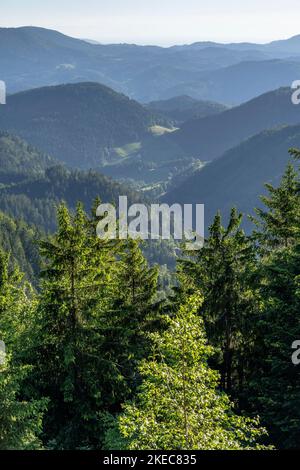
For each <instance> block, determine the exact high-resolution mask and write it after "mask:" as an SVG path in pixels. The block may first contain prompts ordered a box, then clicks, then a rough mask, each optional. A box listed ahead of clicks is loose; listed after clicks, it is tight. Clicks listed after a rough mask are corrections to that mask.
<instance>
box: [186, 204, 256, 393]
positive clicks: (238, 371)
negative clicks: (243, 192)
mask: <svg viewBox="0 0 300 470" xmlns="http://www.w3.org/2000/svg"><path fill="white" fill-rule="evenodd" d="M241 222H242V216H241V215H240V214H238V213H237V211H236V209H232V211H231V216H230V220H229V222H228V225H227V227H226V228H224V227H223V226H222V222H221V216H220V214H217V215H216V217H215V219H214V222H213V224H212V225H211V227H210V229H209V237H208V239H207V240H206V241H205V244H204V247H203V248H202V249H201V250H200V251H198V252H196V254H195V255H194V256H193V258H192V259H186V260H183V261H182V262H181V268H180V271H182V273H183V284H184V283H187V285H188V287H187V288H188V289H190V288H191V286H193V285H194V288H196V289H199V290H200V292H201V293H202V295H203V296H204V304H203V309H202V311H201V312H202V313H201V314H202V315H203V318H204V322H205V328H206V331H207V335H208V339H209V342H210V344H212V345H213V346H214V347H215V348H216V350H217V351H219V352H218V354H217V355H216V356H215V359H214V361H213V362H212V363H213V364H214V366H215V367H217V368H218V369H219V370H220V372H221V385H222V388H223V390H225V391H227V392H228V393H230V394H233V395H234V396H235V397H238V395H240V394H241V393H242V389H243V384H244V381H245V379H246V373H247V366H248V358H249V355H250V351H251V347H252V344H251V334H250V333H251V329H252V328H253V322H254V318H255V315H256V314H257V308H258V300H257V298H256V292H255V291H253V290H252V286H251V278H252V276H253V275H254V273H255V270H256V258H255V251H254V245H253V243H252V242H251V240H250V239H249V237H247V236H246V235H245V233H244V232H243V230H242V229H241V228H240V225H241Z"/></svg>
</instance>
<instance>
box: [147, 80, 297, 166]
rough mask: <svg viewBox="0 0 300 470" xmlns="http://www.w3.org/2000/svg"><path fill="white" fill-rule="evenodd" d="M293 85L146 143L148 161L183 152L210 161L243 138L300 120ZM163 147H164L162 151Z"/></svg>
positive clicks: (191, 123)
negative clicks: (293, 98) (293, 96)
mask: <svg viewBox="0 0 300 470" xmlns="http://www.w3.org/2000/svg"><path fill="white" fill-rule="evenodd" d="M291 96H292V92H291V89H290V88H280V89H278V90H275V91H271V92H268V93H265V94H263V95H261V96H259V97H258V98H254V99H253V100H250V101H248V102H247V103H244V104H242V105H240V106H237V107H234V108H231V109H229V110H227V111H224V112H222V113H219V114H216V115H213V116H208V117H206V118H202V119H194V120H191V121H188V122H186V123H184V124H183V125H182V127H181V129H180V130H178V131H176V132H173V133H171V134H168V135H164V136H162V137H160V138H159V139H157V140H156V141H155V142H154V143H152V142H150V143H149V145H148V147H147V146H145V149H144V158H145V159H146V160H151V159H154V158H156V159H158V160H161V159H163V158H164V155H166V156H167V158H168V159H170V155H172V153H173V158H178V157H179V156H180V155H181V156H182V155H184V156H186V157H188V156H190V157H194V158H198V159H200V160H202V161H210V160H213V159H215V158H217V157H219V156H221V155H222V154H223V153H224V152H225V151H226V150H229V149H230V148H232V147H235V146H236V145H238V144H239V143H240V142H242V141H243V140H245V139H247V138H249V137H251V136H253V135H255V134H257V133H259V132H262V131H263V130H266V129H272V128H274V127H276V126H281V125H293V124H298V123H300V107H299V106H295V105H294V104H293V103H292V101H291ZM160 149H161V150H160Z"/></svg>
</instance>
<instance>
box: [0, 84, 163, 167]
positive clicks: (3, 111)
mask: <svg viewBox="0 0 300 470" xmlns="http://www.w3.org/2000/svg"><path fill="white" fill-rule="evenodd" d="M156 122H159V119H158V118H157V119H155V118H154V117H153V115H152V114H151V113H150V112H149V111H147V110H146V109H145V108H143V107H142V106H141V105H140V104H139V103H137V102H136V101H134V100H130V99H129V98H128V97H126V96H124V95H122V94H120V93H117V92H115V91H113V90H112V89H110V88H108V87H106V86H104V85H100V84H98V83H79V84H67V85H59V86H55V87H45V88H39V89H34V90H29V91H25V92H20V93H17V94H15V95H11V96H9V97H8V99H7V104H6V105H5V106H1V107H0V129H4V130H6V131H8V132H10V133H13V134H17V135H19V136H20V137H22V138H23V139H25V140H27V141H28V142H30V143H31V144H32V145H35V146H37V147H38V148H39V149H41V150H43V151H44V152H46V153H48V154H50V155H52V156H54V157H55V158H57V159H59V160H60V161H62V162H65V163H67V164H69V165H71V166H73V167H80V168H91V167H96V166H100V165H101V164H103V163H104V162H106V160H109V158H110V157H109V155H110V152H111V151H112V149H113V148H114V147H120V146H122V145H124V144H128V143H131V142H137V141H140V140H141V139H143V138H145V137H146V136H147V134H149V132H150V131H149V128H150V127H151V126H152V125H153V124H155V123H156Z"/></svg>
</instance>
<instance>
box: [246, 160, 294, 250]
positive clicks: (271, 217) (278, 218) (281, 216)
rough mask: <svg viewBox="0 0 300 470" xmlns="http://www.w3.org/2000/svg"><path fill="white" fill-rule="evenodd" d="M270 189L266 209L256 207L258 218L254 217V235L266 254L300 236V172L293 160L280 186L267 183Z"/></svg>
mask: <svg viewBox="0 0 300 470" xmlns="http://www.w3.org/2000/svg"><path fill="white" fill-rule="evenodd" d="M265 187H266V189H267V190H268V192H269V195H267V196H261V201H262V202H263V204H264V205H265V207H266V209H261V208H257V209H255V212H256V218H255V217H251V220H252V221H253V222H254V223H255V225H256V227H257V230H256V231H255V232H254V236H255V237H256V239H257V240H258V242H259V246H260V248H261V249H262V250H263V252H264V253H266V252H267V253H269V252H271V251H272V250H274V249H279V248H282V247H288V246H291V245H293V244H294V243H295V241H296V240H297V239H298V238H299V235H300V192H299V175H298V173H297V171H296V170H295V169H294V166H293V165H292V164H291V163H289V164H288V166H287V168H286V171H285V173H284V175H283V177H282V180H281V183H280V185H279V187H277V188H276V187H274V186H272V185H271V184H266V185H265Z"/></svg>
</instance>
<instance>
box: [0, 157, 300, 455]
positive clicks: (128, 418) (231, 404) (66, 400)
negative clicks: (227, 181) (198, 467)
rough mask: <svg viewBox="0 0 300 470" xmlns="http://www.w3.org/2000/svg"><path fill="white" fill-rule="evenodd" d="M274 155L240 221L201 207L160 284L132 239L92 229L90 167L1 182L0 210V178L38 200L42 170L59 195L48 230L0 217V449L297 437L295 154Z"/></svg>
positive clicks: (298, 205) (279, 444) (298, 217)
mask: <svg viewBox="0 0 300 470" xmlns="http://www.w3.org/2000/svg"><path fill="white" fill-rule="evenodd" d="M290 153H291V155H292V157H293V158H294V164H293V165H291V164H289V165H287V168H286V170H285V172H284V174H283V175H282V179H281V182H280V183H279V184H278V185H277V186H273V185H271V184H268V185H267V186H266V188H265V189H266V191H265V193H264V195H263V196H262V206H261V207H259V208H258V209H256V211H255V216H252V217H251V222H252V227H253V230H252V232H251V233H245V232H244V231H243V229H242V228H241V227H242V221H243V217H247V216H246V215H244V216H243V215H242V214H240V213H239V212H238V211H237V210H236V209H235V208H232V210H231V215H230V218H229V220H228V221H226V223H224V222H223V221H222V214H221V213H217V214H216V215H215V218H214V220H213V222H212V224H211V226H210V228H209V233H208V235H207V238H206V240H205V244H204V247H203V249H201V250H199V251H195V252H185V251H184V249H182V251H181V254H180V256H178V261H177V266H176V274H173V275H172V277H173V278H174V277H175V278H176V279H172V285H173V288H172V289H170V287H169V284H168V283H167V282H166V279H167V278H168V276H170V273H169V272H168V271H167V270H166V271H165V273H164V275H162V273H161V272H159V268H158V266H156V265H154V264H153V263H152V262H151V263H149V262H148V261H147V260H146V258H145V257H144V255H143V251H142V248H143V247H142V244H141V243H140V242H139V241H138V240H130V239H129V240H103V239H99V238H97V236H96V225H97V222H98V219H97V217H96V215H95V208H96V206H97V204H98V202H99V201H97V200H95V201H94V203H92V207H91V208H90V207H89V206H88V204H91V200H89V201H88V199H89V194H88V193H85V194H84V193H83V189H82V188H83V187H85V188H86V187H87V185H88V187H89V188H90V186H91V184H92V183H93V182H95V181H96V180H97V178H103V180H101V181H104V182H105V184H106V183H107V182H108V181H109V180H107V179H106V178H104V177H102V176H96V175H94V174H93V173H89V174H87V175H86V174H83V173H81V172H76V171H75V172H72V171H69V170H66V169H64V168H63V167H52V168H50V169H47V168H36V169H34V171H35V172H36V174H35V176H34V178H33V179H30V184H29V183H28V182H26V178H27V176H26V178H25V179H22V181H20V180H18V181H16V183H15V186H14V185H10V186H9V187H7V186H5V185H4V188H3V189H2V190H1V192H0V201H1V209H2V208H3V207H4V205H5V204H6V205H7V206H6V207H5V209H7V207H8V205H9V201H10V198H11V197H12V194H11V192H13V197H14V198H16V200H17V195H18V191H19V193H20V195H21V196H22V197H25V196H24V194H30V191H34V193H35V197H36V198H39V197H40V198H44V200H46V201H47V200H49V199H50V198H51V197H52V196H51V194H52V192H51V191H52V190H50V189H47V190H45V187H46V188H50V187H51V185H50V183H49V182H50V181H52V186H53V185H54V183H56V186H55V188H56V190H57V191H58V190H61V191H64V193H63V194H59V196H57V201H59V199H65V200H66V203H65V204H62V203H60V204H57V205H58V207H57V214H56V217H57V223H56V226H55V229H54V227H46V228H49V232H50V231H51V230H50V229H54V231H53V232H52V233H50V234H49V232H47V230H44V229H43V232H41V233H37V231H35V230H34V229H33V228H32V225H27V224H26V223H25V222H15V221H14V220H13V219H11V218H10V217H9V216H7V215H1V217H0V223H1V226H2V227H3V228H2V230H1V239H0V242H1V243H0V245H1V251H0V338H1V340H3V341H4V342H5V345H6V356H5V357H4V358H2V361H1V365H0V371H1V374H0V404H1V405H0V406H1V421H0V449H133V450H135V449H154V450H155V449H162V450H169V449H177V450H181V449H199V450H201V449H206V450H209V449H214V450H216V449H227V450H231V449H232V450H240V449H274V448H276V449H287V448H298V447H299V440H300V406H299V405H300V398H299V397H300V393H299V378H300V366H296V365H294V363H293V362H292V354H293V349H292V345H293V343H294V342H295V341H296V340H299V339H300V338H299V335H300V324H299V308H300V284H299V280H300V170H299V161H300V152H299V151H297V150H291V151H290ZM9 171H10V170H9ZM83 175H85V176H83ZM30 178H32V176H31V177H30ZM41 179H42V180H46V181H47V184H46V185H45V182H44V183H43V184H42V185H41V183H40V180H41ZM70 179H72V180H73V181H75V182H76V185H77V186H76V185H74V184H73V183H72V188H73V192H72V194H70V196H69V197H70V200H72V201H74V199H77V200H81V202H78V204H77V206H76V208H74V207H69V205H68V200H67V196H66V195H67V194H68V182H69V180H70ZM97 181H98V180H97ZM101 181H100V182H98V183H99V184H100V183H101ZM93 184H96V183H93ZM26 185H27V186H26ZM47 185H48V186H47ZM70 187H71V185H70ZM40 188H42V190H41V191H42V194H40V195H39V190H40ZM105 188H106V189H107V186H105ZM114 188H115V187H114V184H113V183H111V187H110V192H109V191H108V192H106V193H105V198H106V200H107V198H109V199H110V200H113V195H114V193H113V189H114ZM94 189H95V188H94ZM261 189H262V192H263V188H261ZM99 192H101V191H99ZM83 195H84V196H85V197H83ZM28 198H29V197H28ZM82 203H84V204H82ZM15 207H21V203H20V205H19V206H15ZM46 207H47V206H46ZM51 207H52V206H51ZM44 209H45V208H44ZM51 210H52V209H51ZM21 213H22V211H21V209H20V214H21ZM36 213H37V215H38V214H39V213H38V211H37V212H36ZM20 214H12V215H13V216H17V217H18V216H20ZM43 214H45V210H43ZM23 215H24V214H22V217H23ZM23 218H24V217H23ZM50 221H52V213H51V214H50V213H49V223H50ZM28 222H33V221H32V220H28ZM41 225H43V224H41ZM44 227H45V225H44ZM33 247H35V248H33ZM24 272H25V273H26V275H24V274H23V273H24ZM166 286H168V288H166ZM162 294H164V295H162Z"/></svg>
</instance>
